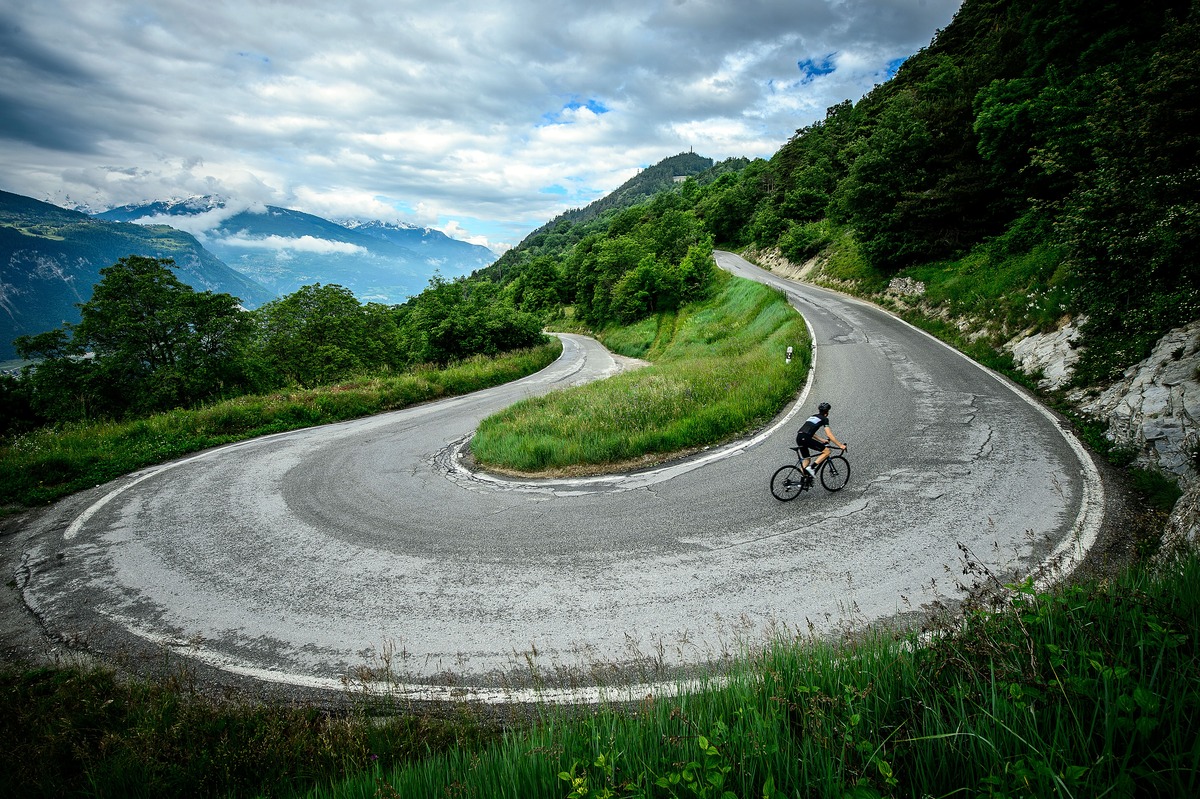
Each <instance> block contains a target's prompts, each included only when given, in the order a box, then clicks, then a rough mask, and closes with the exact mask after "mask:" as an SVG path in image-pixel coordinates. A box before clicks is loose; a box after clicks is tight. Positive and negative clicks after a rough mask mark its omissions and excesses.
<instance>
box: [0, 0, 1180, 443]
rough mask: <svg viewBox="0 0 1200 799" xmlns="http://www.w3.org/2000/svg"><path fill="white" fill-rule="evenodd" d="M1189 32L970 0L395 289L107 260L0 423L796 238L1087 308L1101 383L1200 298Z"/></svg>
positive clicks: (506, 320) (379, 338) (544, 302)
mask: <svg viewBox="0 0 1200 799" xmlns="http://www.w3.org/2000/svg"><path fill="white" fill-rule="evenodd" d="M1198 35H1200V4H1198V3H1197V2H1196V1H1195V0H1169V1H1167V2H1162V1H1161V0H1160V1H1159V2H1134V3H1128V2H1125V3H1118V2H1115V1H1114V0H1090V1H1088V2H1085V1H1084V0H1040V2H1035V0H967V2H965V3H964V4H963V6H962V7H961V9H960V10H959V12H958V13H957V15H956V16H955V18H954V20H953V21H952V22H951V23H950V24H949V25H948V26H947V27H946V28H945V29H944V30H942V31H939V32H938V34H937V35H936V36H935V37H934V39H933V41H932V42H931V44H930V45H929V46H928V47H927V48H925V49H923V50H922V51H921V52H919V53H917V54H916V55H914V56H913V57H912V58H910V59H909V60H908V61H907V62H905V63H904V65H903V66H902V67H901V68H900V70H899V71H898V73H897V74H896V76H895V77H894V78H893V79H892V80H890V81H888V82H887V83H885V84H882V85H879V86H877V87H876V88H875V89H874V90H873V91H872V92H870V93H869V94H868V95H867V96H865V97H864V98H862V99H861V100H860V101H858V102H857V103H852V102H850V101H846V102H844V103H841V104H839V105H837V106H834V107H833V108H830V109H829V110H828V112H827V114H826V116H825V118H824V119H823V120H821V121H819V122H816V123H814V124H812V125H809V126H807V127H804V128H802V129H800V130H798V131H796V133H795V135H794V136H793V137H792V138H791V139H790V140H789V141H787V142H786V143H784V144H783V145H782V146H781V147H780V149H779V150H778V152H776V153H775V155H774V156H772V157H771V158H770V159H757V160H754V161H748V160H746V159H730V160H728V161H724V162H721V163H716V164H714V163H713V162H712V161H711V160H709V159H706V158H703V157H701V156H698V155H695V154H692V153H684V154H680V155H678V156H674V157H673V158H670V159H667V160H666V161H664V162H662V163H661V164H659V165H656V167H654V168H651V169H647V170H644V171H643V173H642V174H640V175H639V176H638V177H637V178H635V179H634V180H631V181H630V182H629V183H628V184H626V185H625V186H622V187H621V188H620V189H618V190H617V191H616V192H614V193H613V194H612V195H610V196H609V197H606V198H605V199H604V200H603V201H599V202H597V203H594V204H593V205H592V206H589V207H588V208H586V209H577V210H574V211H569V212H567V213H565V214H563V215H561V216H560V217H558V218H556V219H555V220H552V221H551V222H549V223H547V224H546V225H545V226H543V227H542V228H539V229H538V230H536V231H534V233H532V234H531V235H530V236H529V237H528V238H527V239H526V240H525V241H524V242H522V243H521V245H520V246H518V247H516V248H515V249H513V250H511V251H510V252H508V253H506V254H505V256H504V257H502V258H501V259H500V260H499V261H497V262H496V263H495V264H493V265H492V266H490V267H487V268H486V269H483V270H480V271H478V272H476V273H475V274H473V275H472V276H471V277H469V278H459V279H456V280H452V281H448V280H444V279H441V278H435V279H434V280H433V281H431V282H430V284H429V286H428V288H426V289H425V290H424V291H423V292H422V293H421V294H420V295H418V296H416V297H414V298H413V299H411V300H410V301H408V302H406V303H404V304H403V305H400V306H380V305H365V306H364V305H360V304H359V303H358V302H357V301H356V300H355V299H354V297H353V295H352V294H350V292H349V291H347V290H345V289H343V288H341V287H339V286H320V285H317V286H309V287H305V288H304V289H302V290H300V291H298V292H296V293H295V294H292V295H289V296H287V297H284V298H282V299H279V300H276V301H275V302H272V303H270V304H268V305H266V306H264V307H262V308H260V309H258V310H255V311H252V312H243V311H239V310H238V309H237V302H236V300H235V299H234V298H232V297H230V296H229V295H213V294H210V293H195V292H192V291H191V290H190V289H188V288H187V287H186V286H184V285H182V284H180V283H179V282H178V281H177V280H175V279H174V277H173V275H172V274H171V272H170V270H169V269H168V268H167V265H166V264H164V263H163V262H160V261H156V260H154V259H145V258H136V257H131V258H126V259H122V260H121V261H120V262H119V263H117V264H114V265H113V266H112V267H110V268H109V269H107V270H105V271H104V273H103V274H104V277H103V281H102V283H101V284H100V285H99V286H97V290H96V293H95V295H94V296H93V297H92V299H91V301H89V302H88V303H86V304H85V305H84V306H82V308H83V316H82V321H81V322H80V324H79V325H77V326H74V327H65V328H62V329H60V330H56V331H50V332H47V333H44V334H41V335H38V336H26V337H23V338H22V339H19V340H18V342H17V345H18V349H19V350H20V352H21V354H22V356H23V357H28V358H37V359H43V360H42V365H41V366H39V367H38V368H36V369H33V370H28V372H27V374H26V377H27V379H25V380H20V381H18V380H13V379H5V380H3V381H0V404H2V405H3V407H2V408H0V410H2V411H3V416H2V418H4V419H5V420H6V422H7V423H8V424H7V425H6V426H7V428H8V429H7V430H6V431H0V432H13V431H14V430H16V429H20V428H23V427H29V426H33V425H37V424H43V423H47V422H49V423H57V422H64V421H72V420H76V419H90V418H103V417H120V416H128V415H130V414H140V413H146V412H149V411H154V410H158V409H163V408H171V407H181V406H189V405H195V404H197V403H201V402H205V401H208V400H212V399H215V398H221V397H228V396H233V395H236V394H239V393H245V392H251V391H263V390H270V389H272V388H274V387H278V386H285V385H301V386H307V385H314V384H317V383H322V382H330V381H337V380H339V379H343V378H344V377H346V376H347V375H350V374H353V373H356V372H362V371H370V370H378V369H393V370H394V369H402V368H407V367H410V366H413V365H415V364H422V363H448V362H451V361H454V360H457V359H462V358H465V357H469V356H471V355H475V354H489V353H496V352H502V351H505V350H509V349H513V348H520V347H526V346H529V345H531V344H533V343H536V342H537V341H539V340H540V339H541V333H540V330H541V329H542V327H543V325H547V324H551V325H558V326H562V327H576V328H585V329H591V330H596V331H598V330H602V329H604V328H605V327H607V326H610V325H614V324H624V323H629V322H632V321H635V320H637V319H640V318H643V317H645V316H647V315H650V314H655V313H658V312H661V311H666V310H671V309H674V308H677V307H678V306H679V305H680V304H682V303H686V302H688V301H690V300H693V299H697V298H700V297H703V296H704V295H705V293H706V292H707V291H708V289H709V287H710V286H711V285H712V282H713V270H714V265H713V260H712V257H711V256H712V249H713V247H714V246H723V247H729V248H734V249H742V248H751V249H753V250H758V251H761V250H772V249H773V250H778V251H779V252H781V253H782V254H783V255H784V256H786V257H787V258H788V259H789V260H791V261H793V262H795V263H803V262H805V261H808V260H809V259H812V258H817V259H818V260H823V262H824V263H825V264H826V272H825V274H826V275H827V276H828V277H831V278H833V279H837V280H842V281H848V282H856V283H857V285H858V286H859V287H860V288H862V287H866V288H870V287H871V286H872V285H876V286H878V285H886V282H887V280H888V279H889V278H891V277H894V276H896V275H904V274H919V275H925V274H927V273H928V272H929V271H930V270H931V269H933V270H936V271H937V272H938V273H939V274H941V275H942V276H943V278H944V279H945V280H946V281H947V282H948V283H950V284H953V285H955V286H957V288H955V289H954V291H955V292H957V296H956V297H955V298H953V301H952V302H951V305H954V304H955V303H957V306H958V310H960V311H961V310H963V309H968V310H969V309H970V307H971V303H972V301H973V302H974V306H975V307H985V306H986V307H987V308H988V314H993V315H994V314H996V313H997V310H999V312H1000V316H1001V317H1002V318H1001V319H1000V321H999V327H998V330H999V332H1000V333H1004V334H1011V333H1012V332H1014V331H1019V330H1021V329H1026V328H1028V327H1029V326H1031V325H1032V326H1034V327H1036V326H1039V325H1040V326H1047V327H1048V326H1051V325H1053V324H1055V323H1056V321H1057V320H1058V319H1060V318H1061V317H1063V316H1064V315H1069V316H1072V317H1074V318H1077V319H1081V320H1085V323H1084V325H1083V328H1082V339H1081V344H1082V348H1081V352H1082V358H1081V360H1080V362H1079V365H1078V366H1077V369H1076V381H1077V383H1079V384H1084V385H1089V384H1099V383H1103V382H1104V381H1106V380H1108V379H1110V378H1112V377H1113V376H1114V375H1116V374H1117V373H1118V372H1119V371H1120V370H1121V369H1123V368H1124V367H1126V366H1128V365H1129V364H1131V363H1134V362H1136V361H1137V360H1139V359H1140V358H1142V357H1144V356H1145V354H1146V353H1147V352H1148V351H1149V348H1150V346H1151V345H1152V344H1153V342H1154V341H1155V340H1156V339H1157V338H1158V337H1159V336H1161V334H1162V333H1163V332H1165V331H1166V330H1169V329H1171V328H1172V327H1175V326H1177V325H1179V324H1181V323H1184V322H1187V321H1190V320H1193V319H1195V318H1197V316H1200V295H1198V292H1197V285H1198V282H1200V281H1198V278H1200V274H1198V271H1200V266H1198V259H1197V258H1196V257H1195V255H1194V253H1195V251H1196V247H1197V245H1198V244H1200V208H1198V200H1197V191H1196V186H1197V185H1198V180H1200V167H1198V163H1197V152H1198V150H1200V133H1197V131H1200V125H1198V124H1197V123H1198V122H1200V120H1198V119H1197V116H1198V114H1197V100H1196V98H1197V97H1200V85H1198V83H1200V80H1198V76H1200V69H1198V68H1197V67H1198V66H1200V51H1198V50H1197V48H1196V46H1195V42H1196V41H1197V39H1198ZM677 177H680V178H686V179H685V180H683V181H682V182H679V181H676V180H675V178H677ZM922 270H924V271H922ZM995 275H1003V276H1005V279H1004V280H1001V281H999V282H996V281H995V280H992V279H991V277H994V276H995ZM984 276H988V278H989V279H984ZM989 286H990V287H991V288H989ZM988 291H991V292H993V293H992V294H988ZM972 297H973V298H974V299H973V300H972ZM84 352H90V353H92V354H93V357H89V358H83V357H81V356H82V355H83V353H84Z"/></svg>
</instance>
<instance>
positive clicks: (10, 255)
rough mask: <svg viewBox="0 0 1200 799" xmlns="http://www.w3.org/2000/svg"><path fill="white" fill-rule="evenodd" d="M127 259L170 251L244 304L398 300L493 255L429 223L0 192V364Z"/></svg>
mask: <svg viewBox="0 0 1200 799" xmlns="http://www.w3.org/2000/svg"><path fill="white" fill-rule="evenodd" d="M129 255H145V256H152V257H158V258H172V259H174V261H175V272H176V274H177V275H178V277H179V279H180V280H182V281H183V282H184V283H187V284H188V285H189V286H191V287H192V288H194V289H196V290H197V291H214V292H222V293H228V294H232V295H233V296H235V297H237V298H239V300H240V301H241V303H242V305H243V306H244V307H246V308H256V307H258V306H259V305H262V304H263V303H266V302H269V301H270V300H272V299H275V298H276V297H279V296H282V295H284V294H290V293H291V292H294V291H296V290H297V289H299V288H300V287H301V286H304V285H309V284H312V283H323V284H330V283H336V284H338V285H342V286H345V287H346V288H348V289H350V290H351V291H353V292H354V294H355V296H356V297H358V299H359V300H360V301H363V302H382V303H387V304H394V303H400V302H403V301H404V300H406V299H407V298H408V297H410V296H412V295H414V294H418V293H420V291H421V290H423V289H424V288H425V286H426V285H427V283H428V281H429V278H430V277H431V276H432V275H433V274H434V273H435V272H438V271H441V272H442V273H443V274H445V275H446V276H448V277H453V276H456V275H458V274H467V273H470V272H471V271H474V270H476V269H479V268H482V267H485V266H487V265H488V264H490V263H491V262H492V261H494V260H495V259H496V256H495V254H494V253H493V252H492V251H491V250H489V249H487V248H486V247H480V246H478V245H474V244H469V243H467V242H463V241H457V240H455V239H452V238H450V237H449V236H446V235H445V234H444V233H441V232H440V231H437V230H431V229H428V228H420V227H414V226H410V225H402V224H394V223H385V222H379V221H359V220H351V221H346V222H342V223H338V222H332V221H330V220H327V219H322V218H320V217H317V216H313V215H311V214H305V213H301V212H299V211H293V210H289V209H286V208H278V207H274V206H262V205H260V206H250V207H244V206H243V207H240V208H234V207H232V206H231V205H230V204H228V203H226V202H225V201H222V200H220V199H217V198H212V197H195V198H190V199H187V200H180V201H163V202H154V203H147V204H144V205H132V206H122V207H119V208H113V209H110V210H107V211H103V212H100V213H95V214H88V213H84V212H82V211H75V210H69V209H66V208H61V207H59V206H56V205H52V204H50V203H45V202H41V201H39V200H35V199H33V198H30V197H24V196H22V195H19V194H12V193H9V192H5V191H0V361H4V360H8V359H11V358H13V357H15V354H16V352H15V349H14V348H13V346H12V340H13V339H14V338H16V337H17V336H20V335H25V334H34V333H42V332H45V331H47V330H53V329H54V328H57V327H59V326H60V325H62V324H63V323H67V322H69V323H75V322H78V321H79V308H78V304H79V303H83V302H87V300H88V299H90V297H91V294H92V287H93V286H94V285H95V284H96V283H97V282H98V281H99V280H100V270H101V269H102V268H104V267H106V266H110V265H112V264H114V263H116V262H117V260H119V259H120V258H124V257H126V256H129Z"/></svg>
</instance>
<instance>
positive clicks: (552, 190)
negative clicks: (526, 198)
mask: <svg viewBox="0 0 1200 799" xmlns="http://www.w3.org/2000/svg"><path fill="white" fill-rule="evenodd" d="M538 191H539V192H541V193H542V194H554V195H556V196H559V197H566V196H567V190H566V189H564V188H563V187H562V186H559V185H558V184H557V183H555V184H554V185H553V186H543V187H542V188H540V189H538Z"/></svg>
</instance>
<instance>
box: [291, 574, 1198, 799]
mask: <svg viewBox="0 0 1200 799" xmlns="http://www.w3.org/2000/svg"><path fill="white" fill-rule="evenodd" d="M1016 588H1017V592H1016V594H1015V599H1013V600H1012V601H1010V602H1008V603H1006V605H1005V607H1004V608H1003V609H1002V610H1000V611H998V612H989V611H984V610H974V611H971V612H969V613H968V615H967V617H966V620H965V623H963V624H962V625H961V626H960V627H955V628H954V629H952V630H946V631H943V632H942V633H941V634H939V635H937V636H936V637H935V638H933V639H932V641H931V642H929V643H922V642H921V641H919V640H918V639H917V637H916V635H915V634H896V635H889V634H887V633H883V632H878V631H877V632H874V633H870V634H865V635H862V636H860V637H858V638H857V639H856V640H851V641H849V642H844V643H840V644H832V643H822V642H818V641H781V642H779V643H778V644H777V645H776V646H774V647H772V648H771V649H770V650H769V651H766V652H763V653H761V654H760V655H758V656H755V657H753V658H751V659H750V660H749V661H748V662H747V663H746V666H745V668H744V670H743V671H741V672H739V673H735V674H734V676H733V678H732V680H731V681H730V683H729V684H727V685H725V686H722V687H719V688H713V689H711V690H708V691H704V692H701V693H698V694H693V695H687V696H680V697H678V698H673V699H658V700H652V699H647V700H645V701H644V702H642V703H641V704H640V705H639V706H637V707H634V708H602V709H598V710H596V711H595V712H593V713H590V714H585V715H583V716H582V717H580V715H579V714H578V713H576V714H575V715H571V714H568V713H562V712H558V711H555V710H553V709H551V710H547V711H546V714H545V716H544V718H543V720H542V722H541V723H540V724H539V725H538V726H536V727H535V728H533V729H532V730H528V731H522V730H514V731H512V732H510V733H509V734H508V735H507V736H506V737H505V738H504V739H503V741H501V742H499V743H496V744H493V745H490V746H488V747H485V748H484V749H482V750H467V749H462V750H458V751H453V752H447V753H444V754H440V755H437V756H435V757H431V758H429V759H427V760H425V761H422V762H419V763H414V764H410V765H406V766H402V767H397V768H394V769H391V770H385V769H379V770H375V771H372V772H370V773H367V774H363V775H360V776H358V777H356V778H353V779H351V780H348V781H347V782H345V783H344V784H342V785H340V786H337V787H335V788H333V789H331V790H321V791H314V793H313V794H312V795H313V796H320V797H373V796H377V795H378V796H405V797H407V796H451V795H453V796H488V797H522V798H532V797H582V796H607V797H684V796H687V797H692V796H696V797H703V796H712V797H721V796H735V797H763V796H797V797H836V799H842V798H843V797H846V796H851V797H877V796H913V797H918V796H919V797H925V796H931V797H946V796H1027V797H1056V796H1057V797H1084V796H1088V797H1096V796H1112V797H1130V796H1172V797H1185V796H1188V797H1190V796H1197V795H1200V648H1198V643H1200V641H1198V639H1197V633H1198V631H1200V559H1198V558H1197V557H1196V556H1195V555H1194V554H1192V555H1190V556H1188V557H1186V558H1185V559H1183V560H1181V561H1177V562H1176V563H1174V564H1173V565H1172V566H1171V567H1169V568H1168V569H1167V570H1166V571H1164V572H1163V573H1161V574H1154V573H1152V572H1150V571H1147V570H1145V569H1137V570H1134V571H1131V572H1129V573H1128V574H1126V575H1124V576H1123V577H1121V578H1120V579H1118V580H1116V581H1115V582H1113V583H1092V584H1088V585H1078V586H1072V587H1065V588H1061V589H1058V590H1055V591H1053V592H1051V593H1035V592H1033V591H1032V590H1031V589H1030V588H1028V586H1023V587H1016ZM377 791H378V793H377Z"/></svg>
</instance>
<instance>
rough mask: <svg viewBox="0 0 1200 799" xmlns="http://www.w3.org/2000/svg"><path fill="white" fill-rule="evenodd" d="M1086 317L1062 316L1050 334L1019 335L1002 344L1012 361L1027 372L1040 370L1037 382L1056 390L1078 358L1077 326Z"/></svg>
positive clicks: (1065, 381) (1066, 378)
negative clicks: (1076, 347) (1076, 318)
mask: <svg viewBox="0 0 1200 799" xmlns="http://www.w3.org/2000/svg"><path fill="white" fill-rule="evenodd" d="M1084 321H1085V320H1084V319H1083V318H1080V319H1078V320H1074V319H1071V317H1069V316H1068V317H1064V318H1063V319H1062V320H1061V321H1060V323H1059V327H1058V329H1057V330H1055V331H1054V332H1052V333H1032V334H1028V335H1025V336H1020V337H1017V338H1015V339H1013V340H1012V341H1010V342H1008V344H1006V345H1005V349H1007V350H1008V351H1009V352H1011V353H1012V356H1013V360H1014V361H1015V362H1016V364H1017V368H1019V369H1020V370H1021V371H1022V372H1024V373H1025V374H1027V375H1032V374H1036V373H1038V372H1041V374H1042V379H1041V380H1040V381H1038V385H1039V386H1041V387H1042V388H1044V389H1047V390H1050V391H1055V390H1057V389H1060V388H1062V387H1063V386H1065V385H1066V384H1067V381H1068V380H1070V379H1071V370H1072V369H1073V368H1074V366H1075V362H1076V361H1077V360H1079V350H1077V349H1075V346H1074V344H1075V342H1076V341H1077V340H1078V339H1079V326H1080V325H1081V324H1083V322H1084Z"/></svg>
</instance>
